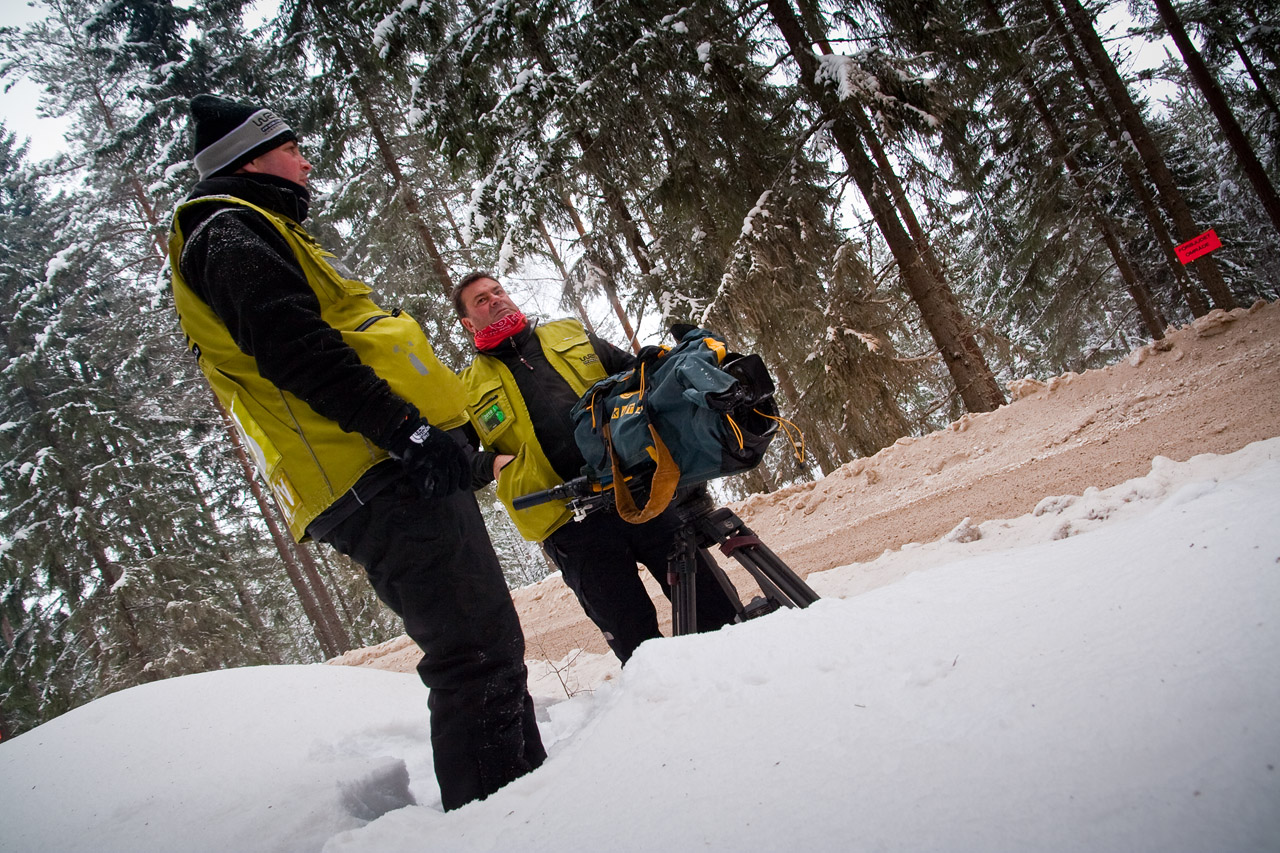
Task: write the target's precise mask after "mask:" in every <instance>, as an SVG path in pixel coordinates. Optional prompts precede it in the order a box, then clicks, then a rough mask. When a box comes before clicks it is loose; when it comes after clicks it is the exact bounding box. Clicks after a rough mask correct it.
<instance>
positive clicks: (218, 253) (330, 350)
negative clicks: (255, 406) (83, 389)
mask: <svg viewBox="0 0 1280 853" xmlns="http://www.w3.org/2000/svg"><path fill="white" fill-rule="evenodd" d="M181 263H182V274H183V277H184V278H185V279H186V280H187V281H188V282H189V283H190V284H191V286H192V288H193V289H194V290H195V291H196V293H197V294H198V295H199V296H200V297H201V298H202V299H204V300H205V302H207V303H208V304H209V306H210V307H211V308H212V309H213V310H214V312H215V313H217V315H218V316H219V317H220V318H221V319H222V321H223V322H224V323H225V324H226V326H227V329H228V330H229V331H230V333H231V337H232V339H233V340H234V341H235V342H236V345H237V346H239V347H240V349H241V350H242V351H243V352H244V353H245V354H247V355H250V356H252V357H253V358H254V359H255V360H256V361H257V363H258V371H259V373H260V374H261V375H262V377H263V378H264V379H266V380H268V381H269V382H271V383H272V384H273V385H275V386H276V387H277V388H280V389H282V390H285V391H288V392H289V393H291V394H293V395H295V396H296V397H298V398H299V399H300V400H302V401H303V402H305V403H307V405H309V406H311V408H313V409H315V410H316V412H317V413H319V414H320V415H323V416H324V417H326V418H329V419H330V420H333V421H336V422H337V424H338V425H339V426H340V427H342V429H344V430H346V431H348V432H358V433H360V434H362V435H364V436H365V437H366V438H368V439H369V440H370V441H372V442H374V443H375V444H377V445H379V446H381V447H385V446H386V441H387V439H388V437H389V436H390V434H391V432H392V431H393V430H394V429H395V427H396V426H397V425H399V424H400V423H401V422H402V421H403V420H404V419H405V417H406V416H409V417H417V414H418V412H417V409H416V408H415V407H414V406H413V405H411V404H410V403H408V402H407V401H405V400H404V399H403V398H401V397H400V396H399V395H397V394H396V393H395V392H393V391H392V390H391V387H390V386H389V385H387V383H386V381H385V380H384V379H382V378H381V377H380V376H378V374H377V373H375V372H374V370H373V368H371V367H369V366H368V365H366V364H364V363H363V362H361V361H360V357H359V355H357V354H356V351H355V350H353V349H352V348H351V347H349V346H347V343H346V342H345V341H344V340H343V339H342V335H341V333H339V332H338V330H337V329H335V328H333V327H332V326H330V325H329V324H328V323H326V322H325V321H324V319H323V318H322V317H321V316H320V302H319V300H318V299H317V298H316V295H315V292H314V291H313V290H312V289H311V287H310V286H309V285H308V284H307V280H306V276H305V275H304V274H303V272H302V267H301V266H300V265H299V264H298V261H297V259H296V257H295V256H294V253H293V250H292V249H291V248H290V247H289V244H288V243H287V242H285V240H284V238H283V237H282V236H281V235H280V233H279V232H278V231H277V230H276V228H275V227H274V226H273V225H272V224H271V223H270V222H268V221H267V220H266V219H265V218H263V217H262V216H260V215H259V214H257V213H255V212H254V211H252V210H239V209H234V208H233V209H230V210H226V211H223V212H219V213H218V214H217V215H214V216H212V217H210V218H209V219H208V220H207V221H206V222H205V223H204V227H203V228H200V229H198V230H197V232H196V233H195V234H194V235H193V236H192V238H191V239H190V241H189V242H188V243H187V245H186V247H185V249H184V251H183V255H182V261H181Z"/></svg>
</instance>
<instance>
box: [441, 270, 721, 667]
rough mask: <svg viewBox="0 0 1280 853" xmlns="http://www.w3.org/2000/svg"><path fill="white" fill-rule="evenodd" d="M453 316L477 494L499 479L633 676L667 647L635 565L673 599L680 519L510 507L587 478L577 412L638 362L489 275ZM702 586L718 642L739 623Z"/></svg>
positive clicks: (713, 590)
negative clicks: (639, 519) (537, 314)
mask: <svg viewBox="0 0 1280 853" xmlns="http://www.w3.org/2000/svg"><path fill="white" fill-rule="evenodd" d="M453 307H454V310H456V311H457V312H458V317H459V319H461V321H462V325H463V327H464V328H465V329H466V330H467V331H468V332H470V333H471V334H472V335H473V336H474V338H475V344H476V357H475V359H474V360H473V361H472V362H471V365H470V366H469V367H468V368H467V369H466V370H464V371H463V372H462V380H463V382H464V383H465V384H466V386H467V413H468V416H469V418H470V420H471V425H472V426H473V427H474V428H475V430H476V432H477V433H478V434H479V437H480V441H481V442H482V443H483V445H484V447H485V448H486V450H485V452H483V453H479V454H476V456H475V458H474V464H475V475H476V483H477V484H483V483H486V482H488V481H490V480H491V479H494V478H496V479H497V481H498V498H499V499H500V500H501V501H502V503H503V505H504V506H506V508H507V513H508V514H509V515H510V516H511V520H512V521H513V522H514V523H515V525H516V528H517V529H518V530H519V531H520V533H521V535H522V536H524V538H525V539H528V540H529V541H531V542H541V543H542V547H543V550H544V551H546V553H547V556H548V557H550V558H551V560H552V562H554V563H555V564H556V567H557V568H559V569H560V571H561V573H562V574H563V575H564V581H565V584H566V585H567V586H568V587H569V588H570V589H572V590H573V592H574V595H576V596H577V597H578V602H579V603H580V604H581V605H582V609H583V610H584V611H586V614H587V616H589V617H590V618H591V621H593V622H594V623H595V624H596V627H598V628H599V629H600V631H601V633H603V634H604V638H605V641H606V642H608V644H609V647H610V648H611V649H613V653H614V654H615V655H616V656H617V658H618V660H619V661H621V662H622V663H623V664H625V663H626V662H627V661H628V660H629V659H630V657H631V655H632V653H633V652H635V650H636V647H637V646H639V645H640V644H641V643H642V642H644V641H645V640H650V639H653V638H655V637H659V636H661V633H660V632H659V630H658V616H657V612H656V611H655V610H654V607H653V602H652V601H651V600H650V599H649V593H648V591H647V590H646V589H645V586H644V583H643V582H642V581H641V579H640V575H639V571H638V569H637V566H636V564H637V563H643V564H644V565H645V567H646V568H647V569H648V570H649V573H650V574H651V575H653V577H654V579H655V580H656V581H657V582H658V584H659V585H660V586H661V587H662V591H663V592H664V593H666V595H667V596H668V597H670V595H671V590H670V587H669V585H668V584H667V557H668V555H669V554H670V553H671V547H672V544H673V543H674V541H675V537H676V534H677V533H678V532H679V529H680V520H679V516H678V515H677V513H676V511H675V509H673V508H669V509H667V511H665V512H663V513H662V514H661V515H659V516H658V517H657V518H654V519H652V520H651V521H647V522H645V523H644V524H630V523H628V522H626V521H623V520H622V519H621V518H620V517H619V516H618V514H617V513H615V512H596V513H592V514H591V515H588V516H587V517H586V518H584V519H582V520H581V521H575V520H574V519H573V513H572V512H571V511H570V510H569V509H568V507H567V505H566V503H565V502H564V501H551V502H549V503H545V504H542V505H541V506H536V507H532V508H530V509H524V510H516V509H514V508H513V507H512V500H513V499H514V498H516V497H519V496H520V495H525V494H530V493H532V492H537V491H541V490H543V489H549V488H551V487H552V486H556V485H559V484H561V483H563V482H565V481H566V480H571V479H573V478H574V477H577V476H578V475H579V474H580V473H581V472H582V466H583V464H584V462H583V458H582V452H581V451H579V450H578V444H577V442H576V441H575V440H574V436H573V421H572V419H571V418H570V416H569V411H570V409H572V408H573V405H574V403H576V402H578V399H579V398H580V397H581V396H582V394H583V393H584V392H585V391H586V390H587V389H588V388H590V387H591V386H592V385H594V384H595V382H596V381H597V380H600V379H604V378H605V377H606V376H608V375H610V374H612V373H617V372H618V371H620V370H626V369H627V368H629V367H631V366H632V365H633V364H634V363H635V359H634V358H633V357H632V356H631V355H629V354H628V353H626V352H623V351H622V350H620V349H618V348H617V347H615V346H613V345H612V344H609V343H606V342H605V341H602V340H600V339H599V338H597V337H596V336H595V335H592V334H589V333H588V332H587V330H586V329H585V328H584V327H583V325H582V324H581V323H580V322H578V321H577V320H572V319H564V320H555V321H552V322H550V323H546V324H543V325H540V326H537V327H534V326H532V325H531V324H530V323H529V322H528V320H527V319H526V318H525V315H524V314H523V313H522V312H521V311H520V309H519V308H517V307H516V305H515V303H514V302H512V301H511V297H510V296H509V295H508V294H507V292H506V290H505V289H503V287H502V285H501V284H500V283H499V282H498V280H497V279H495V278H494V277H493V276H491V275H489V274H488V273H482V272H475V273H471V274H470V275H468V276H466V277H465V278H463V279H462V280H461V281H459V282H458V284H457V286H456V287H455V288H454V290H453ZM695 584H696V586H697V595H696V602H697V625H698V630H700V631H714V630H716V629H717V628H721V627H723V626H725V625H728V624H730V623H732V622H733V621H734V620H735V619H736V617H737V615H738V613H737V608H736V607H735V606H734V604H733V602H731V601H730V600H729V597H728V596H727V595H726V594H725V591H724V590H723V589H722V588H721V587H720V584H719V583H718V582H717V581H716V580H715V579H714V578H713V577H712V575H711V574H710V573H709V572H698V573H697V574H696V575H695Z"/></svg>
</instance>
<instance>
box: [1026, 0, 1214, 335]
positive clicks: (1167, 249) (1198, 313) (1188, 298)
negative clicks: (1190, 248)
mask: <svg viewBox="0 0 1280 853" xmlns="http://www.w3.org/2000/svg"><path fill="white" fill-rule="evenodd" d="M1041 6H1042V8H1043V9H1044V11H1045V15H1046V16H1047V17H1048V18H1049V23H1050V26H1051V27H1052V28H1053V31H1054V33H1055V34H1056V35H1057V37H1058V40H1059V43H1060V44H1061V45H1062V49H1063V50H1064V51H1065V52H1066V54H1067V58H1068V59H1069V60H1070V62H1071V67H1072V68H1073V69H1075V72H1076V77H1077V79H1078V80H1079V82H1080V89H1081V91H1083V92H1084V94H1085V99H1086V100H1087V101H1088V103H1089V108H1090V109H1091V110H1092V111H1093V115H1094V117H1095V118H1096V119H1097V121H1098V124H1099V126H1101V127H1102V130H1103V132H1104V133H1106V135H1107V139H1108V140H1109V141H1110V143H1111V147H1112V150H1113V151H1114V152H1115V154H1116V157H1117V159H1118V161H1119V163H1120V170H1121V171H1122V172H1123V173H1124V176H1125V180H1126V181H1127V182H1128V183H1129V186H1130V188H1131V189H1132V190H1133V194H1134V197H1135V198H1137V199H1138V206H1139V207H1140V208H1141V210H1142V215H1143V216H1144V217H1146V220H1147V224H1148V225H1150V226H1151V234H1152V237H1153V238H1154V243H1155V245H1156V247H1157V248H1158V249H1159V250H1160V253H1161V254H1162V255H1163V256H1164V261H1165V266H1166V268H1167V269H1168V271H1169V273H1170V275H1172V277H1173V281H1174V285H1175V286H1176V288H1177V290H1178V292H1179V293H1180V294H1181V295H1182V298H1183V300H1184V301H1185V302H1186V303H1187V308H1188V309H1189V310H1190V311H1191V316H1193V317H1203V316H1204V315H1205V314H1208V313H1209V303H1208V301H1207V300H1206V299H1205V298H1204V294H1203V293H1201V292H1200V288H1198V287H1196V285H1195V284H1194V282H1192V281H1191V277H1190V275H1189V274H1188V273H1187V268H1186V267H1185V266H1183V264H1182V261H1180V260H1178V253H1177V252H1176V251H1175V250H1174V239H1173V235H1172V234H1170V233H1169V229H1168V228H1167V227H1166V226H1165V222H1164V217H1163V216H1162V215H1161V213H1160V209H1159V206H1158V205H1157V204H1156V201H1155V198H1154V197H1152V195H1151V192H1150V191H1149V190H1148V189H1147V185H1146V183H1145V182H1144V181H1143V180H1142V175H1141V173H1140V172H1139V170H1138V167H1137V165H1135V163H1134V162H1133V160H1132V158H1131V156H1130V152H1131V151H1132V150H1133V149H1132V146H1130V145H1128V144H1127V143H1125V141H1124V135H1123V134H1122V133H1121V132H1120V128H1119V126H1118V125H1117V123H1116V118H1115V117H1114V116H1113V115H1112V113H1111V111H1110V110H1109V109H1108V108H1107V105H1106V104H1105V103H1104V102H1103V100H1102V98H1101V97H1100V96H1099V95H1098V93H1097V91H1095V89H1094V87H1093V82H1092V80H1091V79H1090V76H1091V75H1090V74H1089V69H1088V68H1087V67H1086V66H1085V63H1084V59H1083V58H1082V57H1081V56H1080V53H1079V51H1078V50H1076V46H1075V42H1074V41H1073V40H1072V38H1071V34H1070V33H1069V32H1067V29H1066V26H1065V23H1064V21H1063V20H1062V15H1061V13H1060V12H1059V11H1058V9H1057V8H1056V7H1055V6H1054V5H1053V4H1052V2H1051V0H1041Z"/></svg>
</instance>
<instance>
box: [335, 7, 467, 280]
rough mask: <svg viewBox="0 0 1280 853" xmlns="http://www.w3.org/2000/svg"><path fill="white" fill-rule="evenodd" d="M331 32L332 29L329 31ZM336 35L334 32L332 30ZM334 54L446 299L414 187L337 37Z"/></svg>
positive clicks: (443, 275) (445, 274)
mask: <svg viewBox="0 0 1280 853" xmlns="http://www.w3.org/2000/svg"><path fill="white" fill-rule="evenodd" d="M315 8H316V10H317V11H320V10H322V9H323V8H324V7H323V5H322V4H317V5H316V7H315ZM321 18H322V20H325V21H327V20H328V19H327V16H325V15H323V14H321ZM331 31H334V30H332V28H331ZM335 32H336V31H335ZM330 44H331V45H332V47H333V50H334V54H335V55H336V56H337V57H338V61H339V62H341V63H342V67H343V68H344V69H345V70H346V72H347V80H348V82H349V84H350V86H351V92H352V94H354V95H355V96H356V103H357V104H358V105H359V106H360V113H361V115H363V116H364V119H365V121H366V122H368V124H369V131H370V133H372V134H373V141H374V144H375V145H376V146H377V148H378V156H379V157H381V158H382V165H383V168H385V169H386V170H387V174H389V175H391V180H392V182H393V183H394V184H395V186H396V189H397V190H399V193H400V201H401V202H402V203H403V204H404V209H405V210H406V211H407V212H408V213H409V222H410V224H412V225H413V229H414V231H416V232H417V234H418V239H419V241H421V243H422V246H423V248H424V249H426V251H427V257H429V258H430V259H431V269H432V271H434V272H435V274H436V280H437V281H438V282H439V283H440V289H441V291H442V292H443V293H444V295H445V296H446V297H448V296H449V294H450V293H452V292H453V277H452V276H451V275H450V274H449V268H448V266H446V265H445V262H444V256H443V255H441V254H440V247H439V245H438V244H437V243H436V240H435V237H434V236H433V235H432V233H431V229H430V228H428V227H427V221H426V219H425V218H424V217H423V215H422V207H421V205H419V204H418V199H417V197H416V196H415V195H414V194H413V188H412V187H410V186H409V183H408V182H407V181H406V180H405V178H404V171H403V170H402V169H401V168H400V161H399V160H397V159H396V155H395V151H394V150H393V149H392V148H391V143H390V141H389V140H388V139H387V135H386V133H385V132H384V131H383V129H382V123H381V122H380V121H379V120H378V114H377V111H376V110H374V108H373V103H372V101H371V99H370V97H369V92H368V90H366V89H365V88H364V86H363V85H361V83H360V76H359V69H358V68H357V67H356V65H355V63H353V62H352V61H351V58H350V57H349V56H347V52H346V51H345V50H343V49H342V44H341V43H340V42H339V41H338V39H337V38H334V39H332V40H331V41H330Z"/></svg>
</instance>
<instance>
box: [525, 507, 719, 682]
mask: <svg viewBox="0 0 1280 853" xmlns="http://www.w3.org/2000/svg"><path fill="white" fill-rule="evenodd" d="M679 529H680V520H679V517H678V516H677V515H676V513H675V512H674V511H673V510H667V511H666V512H664V513H663V514H662V515H660V516H658V517H657V518H655V519H653V520H652V521H647V522H645V523H644V524H630V523H628V522H626V521H623V520H622V519H621V518H619V517H618V514H617V513H616V512H614V511H613V510H600V511H598V512H594V513H592V514H591V515H588V516H587V517H586V518H584V519H583V520H582V521H578V522H573V521H570V522H569V523H568V524H565V525H563V526H561V527H560V528H559V529H557V530H556V531H555V532H554V533H552V534H551V535H550V536H549V537H547V539H546V541H544V542H543V543H542V546H543V548H544V549H545V550H546V552H547V555H548V556H549V557H550V558H551V560H552V562H554V563H555V564H556V567H557V568H559V569H560V571H561V572H562V573H563V575H564V582H565V584H566V585H568V587H569V589H571V590H573V592H574V594H575V595H576V596H578V602H579V603H580V604H581V605H582V609H583V610H584V611H586V614H587V616H589V617H590V618H591V621H592V622H594V623H595V624H596V626H597V627H598V628H599V629H600V630H601V631H602V632H604V638H605V640H606V641H607V642H608V643H609V648H611V649H613V653H614V654H615V655H617V657H618V660H620V661H621V662H622V663H624V664H625V663H626V662H627V660H628V659H629V658H630V657H631V654H632V653H633V652H634V651H635V650H636V646H638V645H640V644H641V643H643V642H644V641H645V640H651V639H653V638H654V637H659V636H661V632H659V631H658V615H657V612H656V611H655V610H654V609H653V601H652V600H651V599H650V598H649V593H648V591H647V590H646V589H645V587H644V581H642V580H641V579H640V575H639V573H638V571H637V568H636V563H643V564H644V565H645V568H647V569H648V570H649V574H651V575H653V577H654V579H655V580H657V582H658V584H659V585H660V586H661V587H662V592H663V594H664V595H666V596H667V598H668V599H669V598H670V597H671V587H670V585H668V583H667V557H668V556H669V555H670V553H671V545H672V543H673V542H674V540H675V536H676V533H677V531H678V530H679ZM695 578H696V579H695V581H694V588H695V590H696V593H697V609H696V614H697V620H698V630H699V631H700V632H701V631H714V630H716V629H717V628H722V627H724V626H725V625H728V624H731V623H732V622H733V621H734V619H735V617H736V616H737V608H735V607H734V606H733V602H731V601H730V600H729V597H728V596H727V595H726V594H725V591H724V590H723V589H721V587H720V584H719V582H718V581H716V579H715V578H714V577H713V576H712V575H711V573H710V572H705V571H700V572H698V573H697V574H696V576H695Z"/></svg>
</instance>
